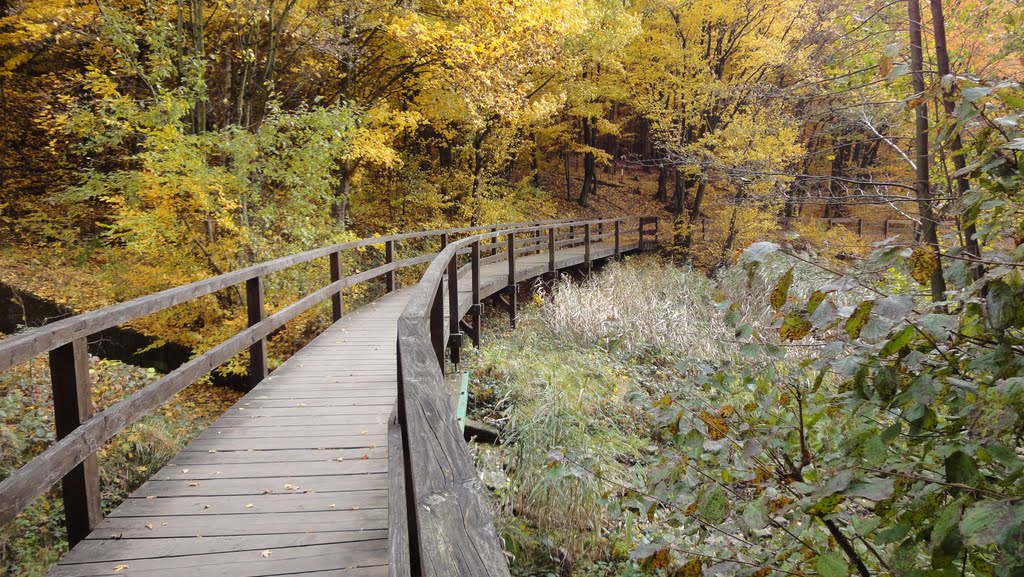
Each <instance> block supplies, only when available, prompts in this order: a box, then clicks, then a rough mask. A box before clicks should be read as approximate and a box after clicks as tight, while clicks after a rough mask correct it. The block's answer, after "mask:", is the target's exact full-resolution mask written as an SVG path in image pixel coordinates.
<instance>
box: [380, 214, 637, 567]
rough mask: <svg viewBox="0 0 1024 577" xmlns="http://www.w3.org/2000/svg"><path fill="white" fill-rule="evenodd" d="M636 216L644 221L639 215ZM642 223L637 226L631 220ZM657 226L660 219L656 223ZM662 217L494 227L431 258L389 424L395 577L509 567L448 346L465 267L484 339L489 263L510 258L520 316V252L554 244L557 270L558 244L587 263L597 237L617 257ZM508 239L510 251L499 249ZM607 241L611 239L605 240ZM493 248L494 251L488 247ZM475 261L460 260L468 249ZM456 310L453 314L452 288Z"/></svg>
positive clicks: (408, 323) (402, 332) (403, 322)
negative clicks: (460, 415) (460, 405)
mask: <svg viewBox="0 0 1024 577" xmlns="http://www.w3.org/2000/svg"><path fill="white" fill-rule="evenodd" d="M634 223H635V224H634ZM631 225H632V226H635V228H630V229H629V230H627V227H630V226H631ZM652 226H653V228H652ZM656 234H657V219H656V218H654V217H640V218H636V217H634V218H630V219H622V218H616V219H600V220H590V221H572V222H568V223H566V222H562V223H548V224H542V225H538V226H527V227H511V228H507V229H504V230H501V229H495V230H491V231H489V232H486V233H482V234H476V235H473V236H470V237H467V238H464V239H462V240H459V241H456V242H453V243H451V244H449V245H448V246H447V247H446V248H445V249H444V250H442V251H441V252H440V254H438V255H437V256H436V257H435V258H434V259H433V260H432V261H431V263H430V266H429V267H428V268H427V271H426V272H425V273H424V275H423V277H422V278H421V280H420V282H419V283H418V284H417V285H416V287H415V289H414V290H415V292H414V293H413V294H412V296H411V297H410V299H409V302H408V304H407V305H406V307H405V309H404V310H403V312H402V314H401V316H400V317H399V320H398V399H397V403H396V410H395V412H394V414H393V415H392V419H391V421H390V422H389V427H388V462H389V473H390V480H389V481H390V484H389V494H388V500H389V504H388V507H389V513H388V518H389V522H388V525H389V535H388V536H389V548H390V550H389V566H390V575H391V576H392V577H407V576H410V575H413V576H417V577H420V576H422V577H440V576H463V577H479V576H482V575H487V576H498V577H500V576H502V575H509V570H508V564H507V560H506V558H505V554H504V552H503V550H502V546H501V542H500V539H499V537H498V535H497V534H496V532H495V528H494V525H493V523H492V522H491V516H490V513H489V510H488V507H487V504H486V499H485V493H484V491H483V489H482V487H481V486H480V480H479V476H478V474H477V470H476V467H475V465H474V463H473V460H472V458H471V456H470V455H469V452H468V450H467V446H466V443H465V441H464V440H463V436H462V430H461V429H460V428H459V426H458V424H457V421H456V416H455V410H454V407H453V406H452V402H451V399H450V397H449V395H448V392H447V391H446V390H445V384H444V370H445V350H446V348H448V349H449V350H450V353H451V355H452V360H453V362H457V361H458V350H459V347H460V345H461V342H462V334H461V332H460V325H459V321H460V320H461V319H460V317H461V316H462V315H461V313H460V309H459V307H460V303H459V283H460V282H462V281H460V276H462V275H460V274H459V271H460V270H463V271H465V270H466V267H468V271H469V275H467V276H468V281H469V282H470V283H471V290H470V292H471V295H472V296H471V298H472V301H471V305H470V309H469V313H470V315H471V316H472V317H473V324H474V326H473V329H474V333H475V334H474V340H478V339H479V329H480V325H479V320H480V306H481V302H480V296H481V295H480V282H481V276H480V275H481V273H480V271H481V266H483V265H485V264H488V263H491V262H495V261H496V260H502V259H504V260H507V261H508V279H507V289H508V291H507V292H508V298H509V309H510V317H511V319H512V320H513V323H514V319H515V306H516V303H515V294H516V291H515V287H516V283H517V282H519V281H520V280H524V279H519V278H517V276H516V258H517V257H521V256H523V255H528V254H534V253H540V252H547V254H548V272H550V273H554V272H555V271H556V270H557V269H556V266H557V264H558V263H557V262H556V252H557V251H558V250H559V249H560V248H562V247H566V246H582V247H583V260H582V263H581V264H583V265H584V266H588V267H589V265H590V263H591V260H592V256H593V255H592V252H591V249H592V248H593V246H594V244H595V243H597V242H602V241H607V242H610V243H612V246H613V248H612V255H611V256H616V257H617V256H618V255H619V254H620V251H621V249H622V246H623V237H625V236H631V237H634V238H637V241H636V244H635V245H631V246H636V247H637V248H643V247H645V246H649V245H650V243H651V242H652V241H654V240H655V238H654V235H656ZM501 245H504V246H505V250H504V251H503V252H500V247H501ZM605 250H607V248H605ZM485 253H486V256H484V255H485ZM467 254H468V255H469V258H468V260H469V262H468V263H466V264H465V265H464V266H463V267H460V265H459V257H460V256H463V255H467ZM446 294H447V297H448V303H447V304H448V311H449V314H448V318H447V319H446V318H445V295H446Z"/></svg>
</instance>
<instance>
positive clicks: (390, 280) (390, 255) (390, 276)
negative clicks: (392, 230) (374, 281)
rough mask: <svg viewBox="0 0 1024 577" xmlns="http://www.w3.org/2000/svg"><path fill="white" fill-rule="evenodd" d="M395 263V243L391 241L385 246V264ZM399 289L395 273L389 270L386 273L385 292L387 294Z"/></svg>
mask: <svg viewBox="0 0 1024 577" xmlns="http://www.w3.org/2000/svg"><path fill="white" fill-rule="evenodd" d="M393 262H395V241H393V240H389V241H387V243H385V244H384V263H385V264H391V263H393ZM397 287H398V285H397V284H396V283H395V271H393V270H389V271H388V272H386V273H384V290H385V291H386V292H394V291H395V289H396V288H397Z"/></svg>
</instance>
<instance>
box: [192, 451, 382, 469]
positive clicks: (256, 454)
mask: <svg viewBox="0 0 1024 577" xmlns="http://www.w3.org/2000/svg"><path fill="white" fill-rule="evenodd" d="M364 455H367V456H369V458H371V459H386V458H387V456H388V451H387V447H376V448H373V449H368V448H360V449H282V450H278V451H270V450H266V451H214V452H210V451H182V452H180V453H178V454H177V455H175V456H174V463H173V464H174V465H177V466H179V467H182V466H186V465H217V464H222V463H302V462H307V461H333V460H336V459H362V458H363V456H364Z"/></svg>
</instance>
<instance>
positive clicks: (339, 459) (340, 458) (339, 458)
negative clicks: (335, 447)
mask: <svg viewBox="0 0 1024 577" xmlns="http://www.w3.org/2000/svg"><path fill="white" fill-rule="evenodd" d="M344 460H345V457H338V458H337V459H335V461H339V462H340V461H344Z"/></svg>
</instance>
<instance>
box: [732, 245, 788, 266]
mask: <svg viewBox="0 0 1024 577" xmlns="http://www.w3.org/2000/svg"><path fill="white" fill-rule="evenodd" d="M777 250H779V245H777V244H775V243H774V242H768V241H763V242H755V243H754V244H752V245H750V246H748V247H747V248H746V249H744V251H743V253H742V254H741V255H740V262H742V263H747V262H757V263H762V262H764V261H765V259H766V258H768V256H769V255H770V254H772V253H774V252H775V251H777Z"/></svg>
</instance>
